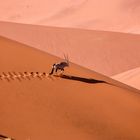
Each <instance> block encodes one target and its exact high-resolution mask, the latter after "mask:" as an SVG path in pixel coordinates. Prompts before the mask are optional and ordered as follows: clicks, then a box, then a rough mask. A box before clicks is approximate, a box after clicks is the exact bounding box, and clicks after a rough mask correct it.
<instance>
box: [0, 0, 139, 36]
mask: <svg viewBox="0 0 140 140" xmlns="http://www.w3.org/2000/svg"><path fill="white" fill-rule="evenodd" d="M139 17H140V2H139V0H129V1H128V0H113V1H111V0H105V1H103V0H75V1H72V0H61V1H60V0H55V1H50V0H40V1H34V0H30V1H29V0H24V1H19V0H12V1H9V0H5V1H3V2H2V3H1V4H0V20H1V21H10V22H18V23H28V24H36V25H47V26H57V27H73V28H82V29H94V30H105V31H117V32H127V33H128V32H129V33H137V34H139V33H140V18H139Z"/></svg>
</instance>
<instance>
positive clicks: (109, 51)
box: [0, 22, 140, 76]
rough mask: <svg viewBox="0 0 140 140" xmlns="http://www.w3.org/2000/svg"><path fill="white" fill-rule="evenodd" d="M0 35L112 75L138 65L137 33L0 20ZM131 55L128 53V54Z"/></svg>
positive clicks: (139, 48) (139, 58)
mask: <svg viewBox="0 0 140 140" xmlns="http://www.w3.org/2000/svg"><path fill="white" fill-rule="evenodd" d="M0 35H2V36H5V37H8V38H10V39H13V40H16V41H18V42H21V43H24V44H27V45H29V46H32V47H34V48H37V49H40V50H43V51H45V52H48V53H50V54H53V55H55V56H58V57H61V58H63V53H66V54H68V55H69V58H70V61H72V62H74V63H76V64H79V65H81V66H84V67H87V68H89V69H91V70H94V71H97V72H99V73H102V74H105V75H107V76H112V75H116V74H119V73H121V72H124V71H127V70H130V69H133V68H136V67H139V64H140V47H139V46H140V41H139V40H140V36H139V35H131V34H122V33H114V32H103V31H89V30H79V29H66V28H54V27H45V26H33V25H26V24H15V23H8V22H0ZM130 56H131V57H130Z"/></svg>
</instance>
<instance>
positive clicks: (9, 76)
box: [0, 71, 53, 82]
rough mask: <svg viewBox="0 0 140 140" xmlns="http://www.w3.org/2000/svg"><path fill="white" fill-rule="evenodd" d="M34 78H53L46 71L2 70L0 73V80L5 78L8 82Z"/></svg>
mask: <svg viewBox="0 0 140 140" xmlns="http://www.w3.org/2000/svg"><path fill="white" fill-rule="evenodd" d="M34 78H38V79H40V80H42V79H44V78H50V79H52V80H53V78H52V77H51V76H50V75H49V74H48V73H46V72H27V71H25V72H14V71H13V72H2V73H0V80H3V81H4V80H6V81H8V82H10V81H12V80H18V81H22V80H31V79H34Z"/></svg>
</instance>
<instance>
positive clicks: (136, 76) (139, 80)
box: [112, 68, 140, 89]
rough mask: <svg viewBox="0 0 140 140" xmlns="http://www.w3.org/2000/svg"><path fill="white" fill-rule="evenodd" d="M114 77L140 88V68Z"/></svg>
mask: <svg viewBox="0 0 140 140" xmlns="http://www.w3.org/2000/svg"><path fill="white" fill-rule="evenodd" d="M112 78H114V79H116V80H118V81H121V82H123V83H125V84H128V85H130V86H133V87H135V88H137V89H140V68H136V69H132V70H129V71H126V72H124V73H121V74H118V75H114V76H112Z"/></svg>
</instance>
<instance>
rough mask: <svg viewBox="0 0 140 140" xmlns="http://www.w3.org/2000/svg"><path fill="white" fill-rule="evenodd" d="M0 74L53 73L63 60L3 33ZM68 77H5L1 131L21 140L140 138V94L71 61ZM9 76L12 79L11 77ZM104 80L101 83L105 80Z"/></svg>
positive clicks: (0, 85) (0, 87)
mask: <svg viewBox="0 0 140 140" xmlns="http://www.w3.org/2000/svg"><path fill="white" fill-rule="evenodd" d="M0 50H1V55H0V65H1V69H0V75H1V76H3V75H4V74H3V72H4V73H8V72H11V73H13V72H16V73H18V72H21V73H23V72H32V71H33V72H39V73H42V72H45V73H46V74H47V73H49V72H50V69H51V65H52V64H53V63H55V62H57V61H61V59H60V58H58V57H56V56H53V55H50V54H48V53H45V52H41V51H39V50H36V49H33V48H30V47H28V46H26V45H24V44H20V43H18V42H15V41H12V40H9V39H6V38H3V37H0ZM64 74H65V76H63V77H55V76H51V77H48V76H46V77H44V78H43V77H42V80H40V79H39V78H37V77H34V78H31V79H30V80H29V79H28V78H27V77H26V76H25V79H22V81H19V80H18V78H15V79H13V80H12V79H10V78H11V77H8V76H3V77H2V80H0V93H1V98H0V106H1V109H0V124H1V125H0V133H1V134H3V135H7V136H9V137H12V138H15V139H16V140H39V139H40V140H42V139H49V140H59V139H61V140H66V139H67V140H72V139H73V140H78V139H80V140H87V139H88V140H93V139H94V140H103V139H104V140H129V139H133V140H138V139H140V133H139V130H140V125H139V124H140V119H139V118H140V92H139V91H138V90H136V89H134V88H131V87H129V86H127V85H125V84H122V83H120V82H117V81H115V80H113V79H111V78H108V77H106V76H103V75H101V74H98V73H96V72H93V71H91V70H89V69H86V68H84V67H81V66H78V65H76V64H73V63H70V67H69V68H67V69H66V70H65V73H64ZM6 77H8V79H10V81H8V80H7V79H6ZM101 81H102V82H101Z"/></svg>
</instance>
